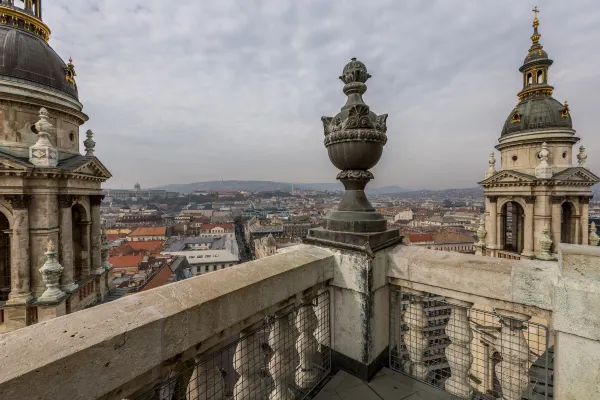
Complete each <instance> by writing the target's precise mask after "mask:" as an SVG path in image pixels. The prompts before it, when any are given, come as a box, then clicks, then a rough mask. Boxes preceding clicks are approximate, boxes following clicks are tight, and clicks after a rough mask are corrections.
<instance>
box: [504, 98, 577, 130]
mask: <svg viewBox="0 0 600 400" xmlns="http://www.w3.org/2000/svg"><path fill="white" fill-rule="evenodd" d="M564 109H565V106H564V105H563V104H560V102H558V101H557V100H556V99H554V98H552V97H550V96H544V97H538V98H530V99H527V100H524V101H522V102H520V103H519V104H517V107H516V111H517V112H518V113H519V116H520V118H517V119H520V121H518V122H517V121H515V122H513V120H515V119H514V118H513V116H514V115H515V110H513V111H511V112H510V115H509V116H508V118H507V119H506V122H505V123H504V128H503V129H502V135H501V136H506V135H511V134H514V133H520V132H523V131H530V130H547V129H557V128H558V129H560V128H563V129H573V121H572V120H571V114H570V113H568V112H567V113H566V116H565V117H563V114H564V112H563V111H564Z"/></svg>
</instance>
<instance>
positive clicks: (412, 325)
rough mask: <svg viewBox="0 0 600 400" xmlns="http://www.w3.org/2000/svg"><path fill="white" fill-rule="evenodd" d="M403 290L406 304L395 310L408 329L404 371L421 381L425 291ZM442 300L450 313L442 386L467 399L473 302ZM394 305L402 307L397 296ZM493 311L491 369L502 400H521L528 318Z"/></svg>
mask: <svg viewBox="0 0 600 400" xmlns="http://www.w3.org/2000/svg"><path fill="white" fill-rule="evenodd" d="M403 292H404V293H408V294H410V303H409V305H408V307H407V309H406V311H404V312H403V311H401V310H400V311H399V313H400V315H401V318H402V321H404V323H406V325H407V326H408V332H405V334H404V344H405V346H406V348H407V351H408V355H409V357H410V361H409V362H408V363H406V364H405V371H406V372H407V373H410V374H411V375H412V376H414V377H415V378H417V379H424V380H425V379H427V378H429V376H428V375H429V370H428V367H427V365H426V364H425V363H424V355H425V352H426V351H427V348H428V346H429V340H428V338H427V337H426V335H425V328H427V327H428V325H429V323H428V317H427V315H426V314H425V305H424V300H425V299H426V298H425V297H424V296H425V295H426V293H424V292H419V291H416V290H412V289H403ZM446 303H447V304H448V305H449V306H450V307H451V314H450V317H449V319H448V322H447V324H446V326H445V333H446V335H447V336H448V339H449V340H450V344H449V345H448V346H447V347H446V349H445V354H446V359H447V361H448V364H449V366H450V371H451V374H450V377H449V378H448V379H447V380H446V381H445V389H446V391H447V392H450V393H452V394H453V395H455V396H457V397H458V398H461V399H470V398H471V397H472V395H473V388H472V387H471V382H470V379H469V373H470V371H471V366H472V364H473V352H472V348H471V346H472V344H471V342H472V340H473V332H472V327H471V321H470V317H469V313H470V309H471V307H472V306H473V303H469V302H464V301H461V300H457V299H446ZM394 304H396V305H397V306H398V307H399V308H400V309H401V308H402V305H401V303H400V299H399V298H398V299H396V300H395V302H394ZM393 310H395V308H393ZM496 312H497V313H498V314H499V317H500V322H501V331H500V337H499V340H498V342H497V346H496V347H497V350H498V351H499V352H500V354H501V357H502V361H501V362H500V363H499V364H498V365H497V367H496V369H495V372H496V377H497V378H498V381H499V382H500V387H501V390H502V399H503V400H521V396H522V395H523V392H524V390H525V389H526V388H527V385H528V383H529V376H528V368H529V345H528V343H527V339H526V337H525V330H526V325H525V323H526V322H527V321H528V320H529V319H530V317H529V316H527V315H524V314H519V313H515V312H511V311H507V310H496ZM396 325H399V326H400V325H401V324H396ZM407 366H408V367H407Z"/></svg>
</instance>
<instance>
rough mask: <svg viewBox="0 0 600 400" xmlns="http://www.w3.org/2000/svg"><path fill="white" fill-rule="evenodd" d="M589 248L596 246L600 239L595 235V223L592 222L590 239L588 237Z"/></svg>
mask: <svg viewBox="0 0 600 400" xmlns="http://www.w3.org/2000/svg"><path fill="white" fill-rule="evenodd" d="M589 242H590V246H598V243H599V242H600V237H599V236H598V234H597V233H596V223H595V222H594V221H592V223H591V224H590V237H589Z"/></svg>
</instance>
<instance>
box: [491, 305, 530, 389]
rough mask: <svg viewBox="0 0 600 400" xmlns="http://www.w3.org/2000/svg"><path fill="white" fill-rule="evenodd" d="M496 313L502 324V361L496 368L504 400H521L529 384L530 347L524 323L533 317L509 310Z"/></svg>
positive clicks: (500, 345) (500, 344)
mask: <svg viewBox="0 0 600 400" xmlns="http://www.w3.org/2000/svg"><path fill="white" fill-rule="evenodd" d="M496 311H497V312H498V314H500V321H501V322H502V331H501V333H500V341H499V347H500V354H501V355H502V361H501V362H500V364H498V365H497V366H496V373H497V375H498V380H499V381H500V386H501V387H502V399H503V400H521V397H522V395H523V391H524V390H525V388H526V387H527V385H528V384H529V375H528V369H529V345H528V344H527V340H525V334H524V330H525V329H526V327H525V326H524V323H525V322H526V321H528V320H529V319H530V318H531V317H530V316H528V315H525V314H520V313H515V312H512V311H508V310H500V309H496Z"/></svg>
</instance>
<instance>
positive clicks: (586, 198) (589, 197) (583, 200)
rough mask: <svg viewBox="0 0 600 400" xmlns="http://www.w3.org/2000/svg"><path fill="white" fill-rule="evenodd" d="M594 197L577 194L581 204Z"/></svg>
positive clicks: (587, 202) (588, 202)
mask: <svg viewBox="0 0 600 400" xmlns="http://www.w3.org/2000/svg"><path fill="white" fill-rule="evenodd" d="M593 198H594V196H579V203H581V204H590V201H591V200H592V199H593Z"/></svg>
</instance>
